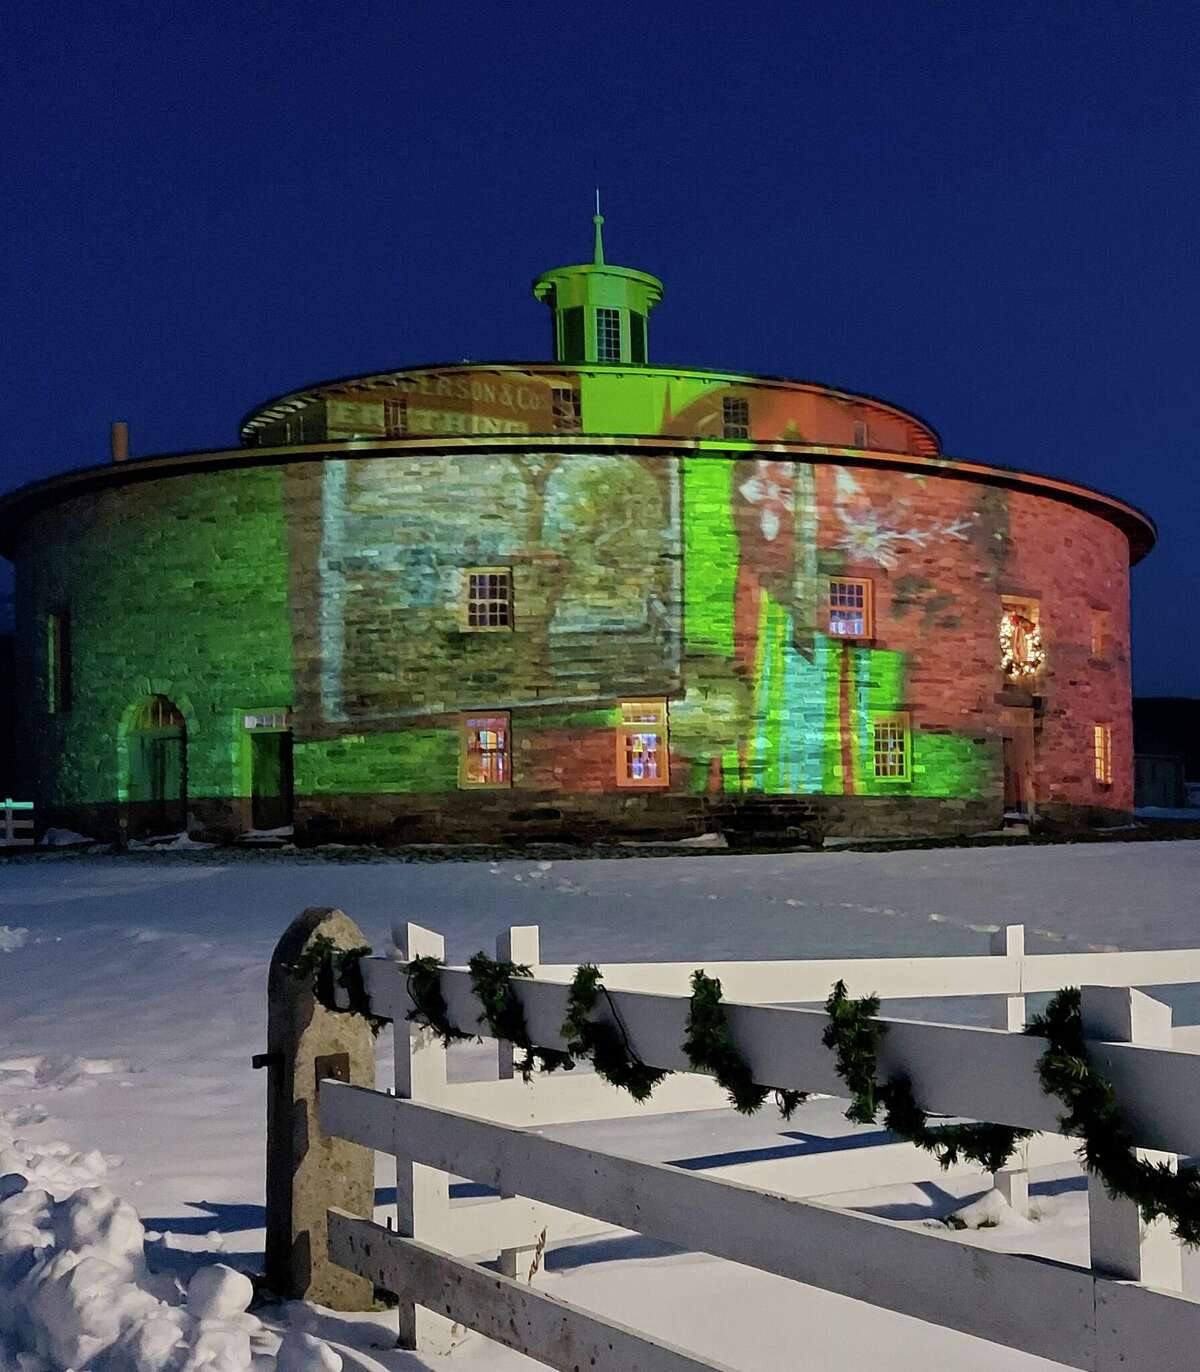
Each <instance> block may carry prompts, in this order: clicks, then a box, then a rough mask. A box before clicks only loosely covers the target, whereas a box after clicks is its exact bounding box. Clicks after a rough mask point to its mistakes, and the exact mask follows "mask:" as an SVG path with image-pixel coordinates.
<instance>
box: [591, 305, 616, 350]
mask: <svg viewBox="0 0 1200 1372" xmlns="http://www.w3.org/2000/svg"><path fill="white" fill-rule="evenodd" d="M620 360H621V311H620V310H610V309H605V308H604V307H603V306H601V307H600V308H599V309H597V311H596V361H597V362H620Z"/></svg>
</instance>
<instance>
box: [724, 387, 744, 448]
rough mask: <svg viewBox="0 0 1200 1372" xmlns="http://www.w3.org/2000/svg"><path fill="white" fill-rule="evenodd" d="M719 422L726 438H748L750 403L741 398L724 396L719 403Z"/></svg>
mask: <svg viewBox="0 0 1200 1372" xmlns="http://www.w3.org/2000/svg"><path fill="white" fill-rule="evenodd" d="M721 422H722V424H723V425H724V432H725V437H726V438H749V437H750V402H749V401H748V400H744V399H742V397H741V396H736V395H727V396H725V398H724V399H723V400H722V401H721Z"/></svg>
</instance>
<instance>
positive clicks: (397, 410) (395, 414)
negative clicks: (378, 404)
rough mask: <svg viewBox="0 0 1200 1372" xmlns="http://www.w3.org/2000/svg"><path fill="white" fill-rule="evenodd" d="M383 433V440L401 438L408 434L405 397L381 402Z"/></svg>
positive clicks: (406, 398)
mask: <svg viewBox="0 0 1200 1372" xmlns="http://www.w3.org/2000/svg"><path fill="white" fill-rule="evenodd" d="M383 433H384V437H385V438H403V437H404V435H405V434H406V433H408V397H407V396H403V395H401V396H397V397H396V398H395V399H394V400H385V401H384V402H383Z"/></svg>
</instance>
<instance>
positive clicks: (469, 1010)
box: [363, 958, 1200, 1155]
mask: <svg viewBox="0 0 1200 1372" xmlns="http://www.w3.org/2000/svg"><path fill="white" fill-rule="evenodd" d="M363 967H364V979H365V981H366V985H367V989H368V992H369V994H370V997H371V1003H372V1007H373V1008H374V1010H375V1013H377V1014H380V1015H383V1016H385V1017H386V1018H388V1019H392V1020H398V1021H401V1022H403V1021H405V1020H406V1019H407V1017H408V1014H409V1013H410V1011H411V1010H412V1008H413V1006H412V1002H411V1001H410V999H409V997H408V992H407V990H406V987H405V981H404V976H403V973H402V970H401V967H400V966H398V965H397V964H396V963H393V962H388V961H387V960H385V959H382V958H378V959H371V960H369V961H366V962H364V964H363ZM538 970H540V969H538ZM1177 979H1178V973H1176V980H1177ZM514 985H515V988H516V992H517V995H518V997H519V999H520V1001H521V1005H522V1008H523V1009H524V1011H525V1020H526V1023H527V1024H528V1026H529V1033H530V1036H531V1038H532V1039H533V1041H534V1042H535V1043H538V1044H541V1045H542V1046H543V1047H546V1048H557V1049H563V1048H565V1047H566V1040H565V1039H564V1038H563V1034H562V1024H563V1020H564V1019H565V1018H566V1012H567V990H568V988H567V986H566V985H565V984H563V983H562V982H551V981H543V980H542V979H541V978H540V976H538V977H534V978H532V979H530V980H525V979H521V980H520V981H519V982H516V983H514ZM441 987H442V994H443V996H444V997H445V999H446V1005H447V1007H448V1009H449V1014H450V1019H451V1021H452V1022H453V1023H455V1024H457V1025H459V1026H461V1027H464V1028H472V1027H475V1026H477V1025H478V1023H479V1013H480V1012H479V1006H478V1003H477V1002H476V1000H475V997H474V994H473V992H472V990H471V974H470V973H469V972H468V971H467V969H466V968H465V967H463V968H459V967H448V968H446V969H444V970H443V972H442V976H441ZM955 994H959V995H963V994H967V995H969V994H972V993H971V992H969V991H968V992H961V991H960V992H956V993H955ZM610 995H611V1000H612V1004H613V1006H614V1008H615V1011H616V1013H617V1014H618V1015H619V1016H620V1018H621V1022H622V1023H623V1025H624V1026H625V1030H626V1032H627V1033H628V1035H629V1040H630V1043H631V1045H632V1047H633V1050H634V1051H635V1052H636V1053H637V1055H638V1056H639V1057H640V1058H641V1059H642V1061H643V1062H646V1063H649V1064H650V1065H651V1066H654V1067H661V1068H665V1069H666V1070H668V1071H670V1072H690V1071H692V1070H693V1069H692V1066H691V1063H690V1062H689V1060H688V1058H687V1056H686V1054H685V1053H684V1051H683V1046H682V1045H683V1041H684V1038H685V1037H686V1034H687V1028H686V1026H687V1014H688V998H687V996H686V995H681V994H678V993H677V994H656V993H654V992H647V991H623V990H612V991H611V992H610ZM725 1009H726V1017H727V1022H728V1024H729V1029H730V1032H731V1033H732V1035H733V1038H734V1040H735V1042H736V1043H737V1044H738V1045H739V1047H740V1049H741V1052H742V1056H743V1057H744V1058H745V1059H746V1060H747V1062H748V1064H749V1066H750V1071H751V1074H752V1076H753V1078H754V1080H755V1081H760V1082H765V1083H767V1084H768V1085H770V1086H778V1087H792V1088H796V1089H798V1090H804V1091H823V1092H828V1093H829V1094H831V1095H835V1096H836V1095H843V1094H844V1093H845V1086H844V1084H843V1083H842V1080H841V1078H840V1077H839V1076H838V1075H837V1071H836V1068H835V1064H834V1058H833V1055H832V1054H831V1053H830V1051H829V1049H828V1048H827V1047H826V1046H825V1044H824V1042H823V1041H822V1037H821V1036H822V1034H823V1032H824V1029H825V1025H826V1023H827V1020H826V1016H825V1013H824V1011H823V1010H807V1009H800V1008H793V1007H790V1006H776V1005H750V1004H746V1003H744V1002H743V1003H738V1002H734V1001H729V1002H727V1004H726V1006H725ZM880 1018H881V1021H882V1022H883V1023H884V1024H886V1025H887V1028H888V1033H887V1036H886V1038H885V1039H884V1041H883V1046H882V1048H881V1050H880V1053H879V1069H880V1072H881V1074H882V1075H883V1076H885V1077H887V1076H896V1075H905V1076H907V1077H908V1078H909V1080H910V1081H911V1082H912V1087H913V1091H914V1093H915V1095H916V1098H917V1101H918V1103H919V1104H920V1105H921V1106H922V1107H923V1108H924V1109H925V1110H927V1111H930V1112H931V1113H934V1114H939V1115H958V1116H963V1117H966V1118H969V1119H978V1120H990V1121H992V1122H993V1123H996V1124H1008V1125H1012V1126H1014V1127H1016V1128H1019V1129H1038V1130H1043V1131H1045V1132H1048V1133H1054V1132H1055V1131H1056V1130H1057V1128H1058V1116H1059V1114H1060V1113H1061V1110H1062V1107H1061V1105H1060V1104H1059V1103H1058V1102H1057V1101H1056V1100H1054V1099H1053V1098H1052V1097H1048V1096H1047V1095H1046V1094H1045V1092H1044V1091H1043V1090H1042V1087H1041V1083H1040V1082H1039V1081H1038V1075H1037V1063H1038V1058H1039V1057H1040V1056H1041V1054H1042V1051H1043V1049H1044V1047H1045V1044H1044V1042H1043V1041H1042V1040H1040V1039H1036V1038H1029V1037H1026V1036H1025V1035H1024V1034H1011V1033H1006V1032H1005V1031H1003V1030H996V1029H984V1028H976V1027H974V1026H968V1025H958V1024H929V1023H925V1022H922V1021H919V1020H903V1019H891V1018H887V1017H886V1016H881V1017H880ZM1092 1054H1093V1061H1094V1062H1095V1063H1096V1065H1097V1066H1098V1067H1099V1068H1100V1069H1101V1070H1102V1071H1103V1072H1104V1073H1105V1075H1106V1076H1108V1077H1109V1079H1110V1080H1111V1081H1112V1083H1113V1085H1114V1086H1115V1087H1116V1089H1117V1092H1118V1095H1119V1096H1120V1097H1121V1100H1122V1102H1123V1103H1124V1105H1125V1107H1126V1112H1127V1117H1128V1122H1129V1124H1130V1127H1131V1129H1132V1131H1133V1134H1134V1136H1135V1137H1136V1139H1137V1141H1138V1143H1139V1145H1141V1146H1142V1147H1146V1148H1158V1149H1164V1150H1167V1151H1169V1152H1172V1153H1186V1154H1189V1155H1191V1154H1197V1153H1200V1056H1197V1055H1195V1054H1192V1053H1183V1052H1175V1051H1173V1050H1170V1049H1158V1048H1143V1047H1141V1046H1139V1045H1137V1044H1131V1043H1097V1044H1096V1045H1095V1046H1094V1047H1093V1049H1092Z"/></svg>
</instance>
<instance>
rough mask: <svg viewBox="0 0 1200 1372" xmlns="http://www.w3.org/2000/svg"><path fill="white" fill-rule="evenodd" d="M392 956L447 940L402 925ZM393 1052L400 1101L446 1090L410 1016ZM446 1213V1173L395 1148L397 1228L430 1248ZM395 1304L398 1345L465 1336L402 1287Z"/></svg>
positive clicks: (434, 1346) (441, 1234)
mask: <svg viewBox="0 0 1200 1372" xmlns="http://www.w3.org/2000/svg"><path fill="white" fill-rule="evenodd" d="M392 941H393V943H395V945H396V952H397V955H398V956H399V957H400V958H401V960H402V961H405V962H409V961H411V960H412V959H413V958H420V957H435V958H438V959H439V960H441V959H443V958H445V956H446V941H445V939H444V938H442V936H441V934H435V933H434V932H433V931H432V930H430V929H423V928H422V927H421V926H420V925H419V924H406V925H405V926H404V928H403V930H401V929H400V928H399V927H397V928H396V929H394V930H393V932H392ZM392 1034H393V1042H394V1044H395V1053H396V1068H395V1071H396V1094H397V1095H398V1096H401V1097H402V1098H404V1099H405V1100H417V1101H427V1102H429V1103H430V1104H436V1103H439V1102H441V1101H442V1100H444V1098H445V1094H446V1047H445V1045H444V1044H443V1043H442V1042H440V1040H438V1039H437V1038H436V1037H435V1036H434V1035H433V1033H432V1032H431V1031H430V1030H428V1029H422V1028H421V1027H420V1025H417V1024H413V1023H412V1022H411V1021H409V1020H403V1019H398V1020H395V1021H394V1022H393V1024H392ZM449 1215H450V1179H449V1177H448V1176H447V1175H446V1173H445V1172H439V1171H438V1170H437V1168H435V1167H426V1166H424V1165H423V1164H422V1163H417V1162H410V1161H409V1160H408V1159H407V1158H405V1157H404V1154H403V1150H402V1149H397V1150H396V1231H397V1233H399V1234H402V1235H404V1236H406V1237H408V1238H414V1239H420V1240H421V1241H422V1242H424V1243H431V1244H433V1245H434V1246H435V1247H437V1246H441V1245H442V1244H444V1242H445V1228H446V1224H447V1221H448V1219H449ZM395 1294H396V1295H397V1296H398V1297H399V1306H398V1308H397V1312H396V1313H397V1318H398V1332H397V1339H396V1347H397V1348H411V1349H420V1350H421V1351H422V1352H424V1353H448V1352H449V1351H450V1350H451V1348H453V1347H454V1345H455V1344H456V1343H457V1342H459V1341H461V1339H462V1338H463V1337H464V1336H465V1334H466V1330H464V1329H463V1328H462V1326H461V1325H458V1324H455V1323H454V1322H453V1321H451V1320H448V1319H447V1318H446V1317H445V1316H444V1315H439V1314H438V1313H437V1311H436V1310H427V1309H426V1308H425V1307H424V1306H421V1305H416V1304H415V1303H414V1302H413V1301H412V1300H411V1299H410V1298H407V1297H406V1296H405V1294H404V1292H402V1291H398V1292H396V1293H395Z"/></svg>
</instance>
